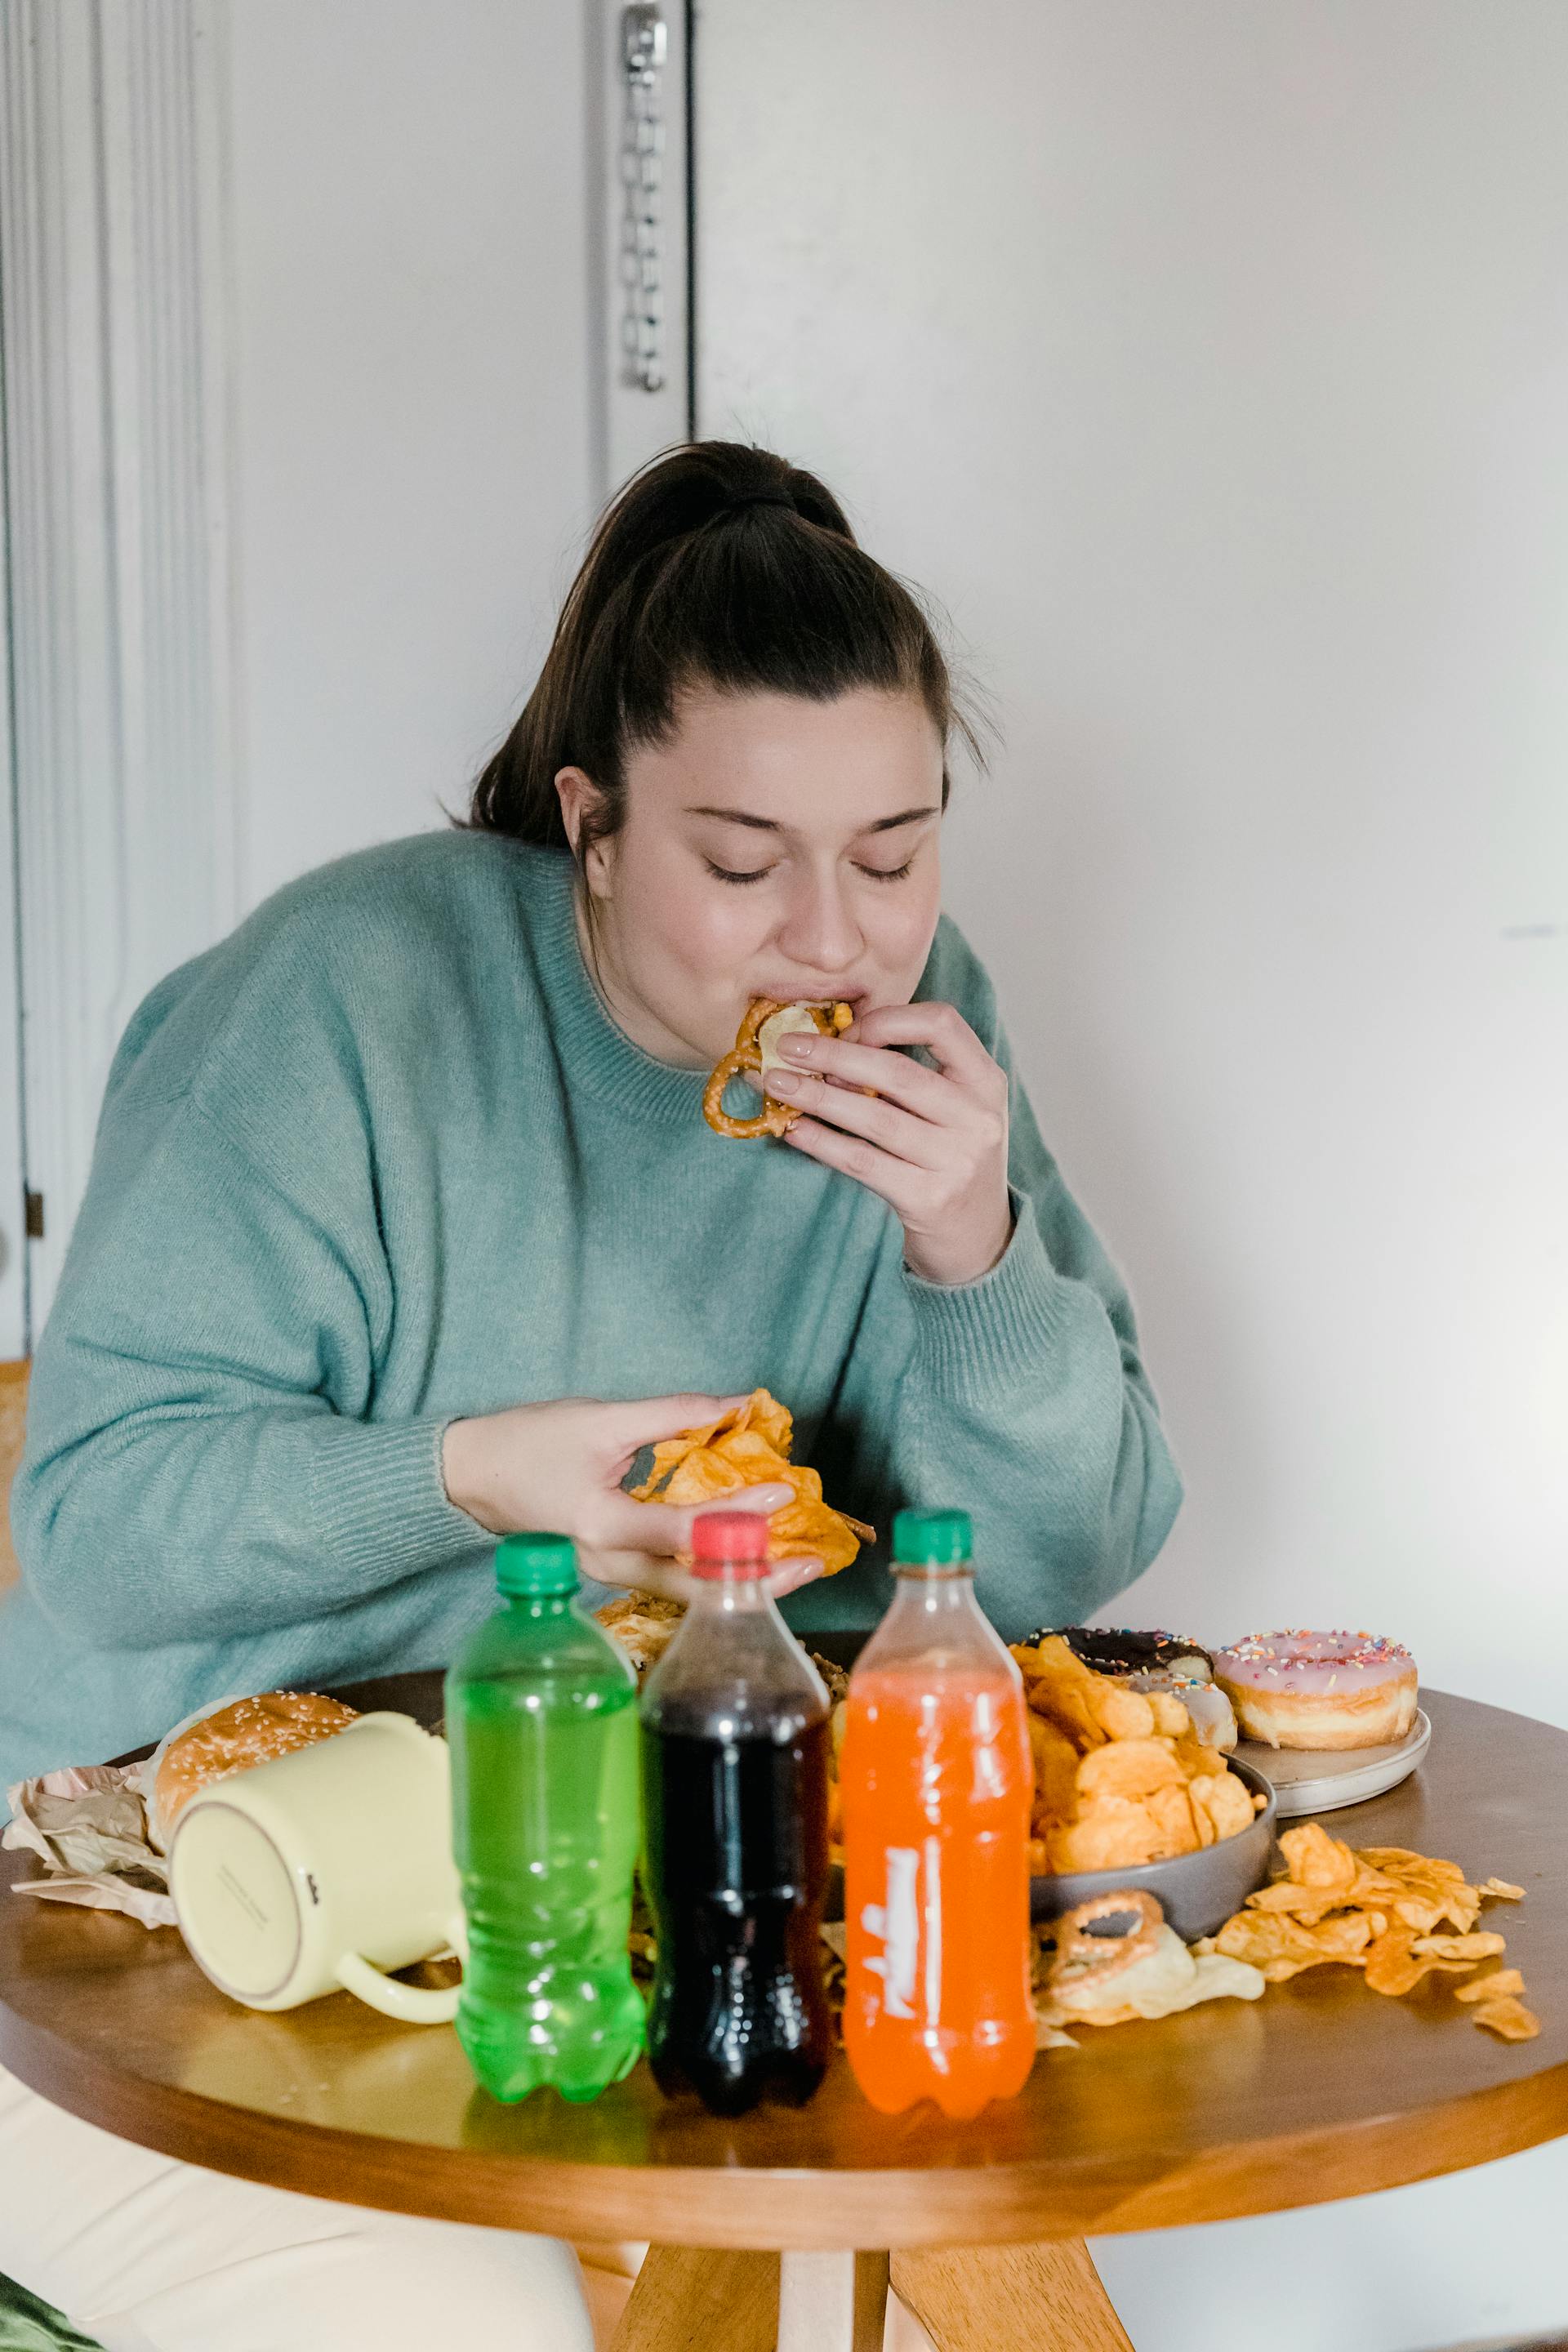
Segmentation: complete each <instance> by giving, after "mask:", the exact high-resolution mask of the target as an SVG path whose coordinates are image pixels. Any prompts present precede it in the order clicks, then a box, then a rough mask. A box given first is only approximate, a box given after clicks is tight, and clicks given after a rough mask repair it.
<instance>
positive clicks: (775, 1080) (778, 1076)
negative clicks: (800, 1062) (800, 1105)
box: [767, 1069, 805, 1095]
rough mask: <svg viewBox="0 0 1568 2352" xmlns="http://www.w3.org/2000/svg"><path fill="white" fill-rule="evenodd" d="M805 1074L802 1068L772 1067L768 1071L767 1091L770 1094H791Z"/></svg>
mask: <svg viewBox="0 0 1568 2352" xmlns="http://www.w3.org/2000/svg"><path fill="white" fill-rule="evenodd" d="M804 1077H805V1071H804V1070H782V1069H772V1070H770V1071H769V1072H768V1079H767V1087H768V1092H769V1094H771V1095H793V1094H794V1093H795V1089H796V1088H797V1087H798V1086H799V1085H800V1082H801V1080H802V1079H803V1078H804Z"/></svg>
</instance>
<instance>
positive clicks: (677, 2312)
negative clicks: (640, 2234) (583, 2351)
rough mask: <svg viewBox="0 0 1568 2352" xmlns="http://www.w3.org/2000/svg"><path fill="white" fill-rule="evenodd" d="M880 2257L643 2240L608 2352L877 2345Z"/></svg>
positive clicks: (867, 2351) (878, 2349)
mask: <svg viewBox="0 0 1568 2352" xmlns="http://www.w3.org/2000/svg"><path fill="white" fill-rule="evenodd" d="M887 2314H888V2257H887V2255H886V2254H869V2253H799V2254H785V2255H784V2256H783V2257H782V2260H781V2257H780V2256H779V2255H777V2254H749V2253H739V2252H719V2251H717V2250H716V2249H709V2248H707V2247H702V2246H650V2247H649V2248H648V2252H647V2261H646V2262H645V2263H644V2264H643V2266H642V2269H641V2270H640V2271H639V2272H638V2273H637V2283H636V2284H635V2285H634V2286H633V2288H632V2291H631V2294H630V2296H629V2297H628V2299H627V2302H626V2310H625V2311H624V2312H623V2314H622V2315H621V2324H620V2326H618V2327H617V2328H616V2336H615V2342H614V2345H613V2347H612V2352H774V2347H775V2346H776V2347H777V2352H882V2331H883V2328H884V2326H885V2325H886V2322H887Z"/></svg>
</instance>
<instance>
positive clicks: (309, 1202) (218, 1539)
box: [12, 1081, 482, 1650]
mask: <svg viewBox="0 0 1568 2352" xmlns="http://www.w3.org/2000/svg"><path fill="white" fill-rule="evenodd" d="M332 1104H333V1107H332V1108H331V1110H330V1111H329V1112H328V1114H327V1115H326V1117H325V1119H324V1122H323V1125H324V1129H325V1131H318V1132H317V1133H315V1134H314V1136H313V1137H311V1138H310V1139H309V1141H310V1145H311V1147H312V1148H313V1150H314V1152H315V1154H316V1157H317V1164H318V1165H319V1166H321V1167H330V1168H331V1170H332V1171H333V1177H334V1191H333V1198H332V1201H331V1209H330V1212H329V1208H328V1205H327V1203H326V1202H325V1201H323V1200H317V1199H312V1198H311V1197H310V1196H309V1192H308V1190H307V1188H306V1187H305V1186H304V1185H303V1184H300V1185H299V1186H294V1185H291V1184H290V1183H289V1181H288V1180H287V1176H286V1174H281V1173H280V1172H279V1169H278V1168H277V1167H276V1166H275V1167H274V1168H273V1169H271V1170H264V1169H263V1168H262V1167H261V1166H260V1165H259V1164H258V1159H257V1158H256V1156H255V1155H254V1154H253V1153H252V1152H251V1151H250V1150H247V1146H246V1143H245V1141H244V1140H243V1139H241V1138H240V1137H239V1136H237V1134H236V1133H235V1132H234V1131H233V1129H232V1127H231V1125H230V1124H229V1123H228V1122H226V1120H224V1119H223V1118H221V1117H219V1116H217V1115H215V1112H214V1111H213V1110H212V1109H211V1108H206V1107H204V1105H203V1104H202V1103H201V1102H200V1101H199V1100H198V1099H197V1098H196V1097H195V1096H194V1095H192V1094H186V1095H184V1096H183V1097H179V1098H177V1099H175V1100H172V1101H149V1100H148V1099H147V1098H146V1097H145V1094H144V1092H143V1091H142V1090H139V1089H138V1088H137V1087H135V1086H133V1085H132V1086H130V1087H125V1088H123V1089H121V1090H120V1091H118V1092H117V1091H116V1089H115V1087H114V1085H113V1082H112V1081H111V1087H110V1097H109V1098H108V1101H107V1103H106V1107H105V1111H104V1116H103V1119H102V1122H101V1124H100V1132H99V1138H98V1145H97V1150H96V1152H95V1156H94V1163H93V1174H92V1179H91V1181H90V1183H89V1190H88V1195H87V1198H86V1200H85V1202H84V1203H83V1206H82V1210H81V1213H80V1215H79V1219H78V1223H77V1228H76V1231H75V1234H73V1237H72V1242H71V1247H70V1250H69V1253H68V1258H67V1263H66V1267H65V1271H64V1274H63V1276H62V1280H61V1284H60V1287H59V1290H58V1295H57V1297H56V1300H55V1304H54V1307H53V1310H52V1312H51V1314H50V1317H49V1320H48V1325H47V1329H46V1331H45V1333H44V1335H43V1339H42V1341H41V1343H40V1346H39V1349H38V1352H37V1361H36V1364H35V1367H34V1373H33V1381H32V1388H31V1394H30V1397H29V1410H28V1434H27V1448H26V1456H25V1459H24V1462H23V1465H22V1467H21V1469H20V1471H19V1472H18V1474H17V1478H16V1486H15V1488H14V1491H13V1496H12V1513H13V1519H14V1524H15V1528H16V1539H17V1549H18V1551H19V1554H20V1557H21V1560H22V1564H23V1570H24V1574H25V1576H26V1580H27V1583H28V1585H29V1587H30V1589H31V1591H32V1593H33V1595H34V1598H35V1600H36V1601H37V1604H38V1605H39V1606H40V1607H41V1608H42V1609H43V1611H44V1612H46V1614H47V1615H48V1616H49V1617H50V1618H52V1619H53V1620H54V1622H56V1623H57V1624H58V1626H59V1627H60V1629H61V1631H62V1632H63V1633H66V1634H67V1635H68V1637H69V1638H71V1639H73V1640H77V1641H81V1642H87V1643H93V1644H95V1645H97V1646H99V1647H106V1646H107V1647H110V1648H124V1649H130V1650H135V1649H141V1648H144V1647H153V1646H156V1645H158V1644H160V1643H171V1642H181V1641H189V1640H192V1639H197V1640H199V1639H202V1638H222V1637H225V1636H228V1635H232V1634H241V1633H250V1632H255V1631H257V1630H258V1629H261V1628H265V1627H268V1626H274V1625H281V1624H288V1623H293V1622H299V1621H300V1620H301V1619H303V1618H306V1617H312V1616H319V1615H321V1614H322V1613H325V1612H331V1611H332V1610H334V1609H336V1608H339V1607H342V1606H345V1605H347V1604H349V1603H351V1602H353V1601H356V1600H359V1599H361V1598H363V1596H364V1595H365V1594H367V1593H368V1592H370V1591H374V1590H375V1589H376V1588H378V1587H382V1586H386V1585H391V1584H394V1583H396V1582H397V1581H399V1580H401V1579H403V1578H405V1577H408V1576H411V1575H413V1574H415V1573H416V1572H417V1571H419V1570H424V1569H427V1568H429V1567H431V1566H435V1565H440V1564H442V1563H445V1562H448V1561H451V1560H453V1559H458V1558H459V1557H461V1556H462V1555H464V1554H465V1553H468V1552H471V1550H472V1548H473V1547H474V1545H475V1544H476V1543H477V1542H479V1541H481V1540H482V1538H480V1537H479V1531H478V1530H477V1529H476V1528H475V1527H474V1525H473V1522H472V1521H471V1520H470V1519H468V1517H466V1516H465V1514H463V1513H462V1512H460V1511H458V1510H457V1509H456V1508H454V1507H453V1506H452V1504H451V1503H449V1502H448V1501H447V1495H446V1490H445V1488H444V1486H443V1484H442V1479H441V1468H440V1450H441V1436H442V1431H443V1427H444V1421H443V1420H437V1419H418V1418H414V1419H407V1418H405V1419H401V1420H392V1419H388V1420H385V1421H381V1422H378V1421H376V1420H375V1419H374V1418H372V1417H371V1415H372V1411H373V1404H374V1392H375V1380H376V1370H377V1364H378V1360H379V1357H380V1353H381V1349H382V1343H383V1340H384V1330H385V1327H386V1325H387V1323H388V1321H389V1318H390V1315H391V1311H392V1299H391V1283H390V1276H389V1274H388V1271H387V1268H386V1265H385V1259H384V1252H383V1250H382V1248H381V1244H380V1236H379V1233H378V1229H377V1224H376V1219H375V1211H374V1168H373V1165H372V1155H371V1149H370V1139H369V1135H368V1133H367V1132H366V1131H365V1129H364V1125H363V1119H362V1118H361V1115H360V1114H361V1106H359V1105H358V1104H356V1103H355V1102H354V1100H353V1095H352V1090H348V1089H341V1088H340V1089H339V1090H337V1093H336V1095H335V1097H332ZM334 1127H337V1128H341V1129H342V1132H341V1133H334V1132H333V1131H332V1130H333V1129H334ZM294 1149H295V1153H296V1156H297V1157H299V1158H300V1163H301V1164H303V1155H302V1154H299V1153H298V1149H297V1147H295V1148H294Z"/></svg>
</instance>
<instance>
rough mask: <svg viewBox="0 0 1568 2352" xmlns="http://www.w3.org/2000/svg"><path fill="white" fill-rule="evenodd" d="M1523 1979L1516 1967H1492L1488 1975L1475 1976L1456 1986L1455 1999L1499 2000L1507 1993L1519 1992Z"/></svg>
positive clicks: (1521, 1989)
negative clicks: (1466, 1982) (1467, 1981)
mask: <svg viewBox="0 0 1568 2352" xmlns="http://www.w3.org/2000/svg"><path fill="white" fill-rule="evenodd" d="M1523 1990H1524V1979H1523V1978H1522V1977H1521V1975H1520V1972H1519V1970H1518V1969H1493V1970H1492V1972H1491V1974H1490V1976H1486V1977H1475V1978H1473V1979H1471V1981H1470V1982H1469V1983H1468V1984H1465V1985H1459V1986H1458V1987H1457V1988H1456V1990H1455V1993H1454V1999H1455V2000H1501V1999H1502V1998H1503V1996H1504V1995H1505V1994H1507V1993H1510V1992H1514V1993H1521V1992H1522V1991H1523Z"/></svg>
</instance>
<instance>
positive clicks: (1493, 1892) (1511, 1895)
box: [1477, 1878, 1524, 1903]
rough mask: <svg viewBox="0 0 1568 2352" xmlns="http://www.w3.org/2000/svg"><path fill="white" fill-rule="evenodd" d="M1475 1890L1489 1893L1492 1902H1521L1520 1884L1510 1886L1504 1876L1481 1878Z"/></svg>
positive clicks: (1482, 1893)
mask: <svg viewBox="0 0 1568 2352" xmlns="http://www.w3.org/2000/svg"><path fill="white" fill-rule="evenodd" d="M1477 1892H1478V1893H1479V1894H1481V1895H1489V1896H1490V1898H1491V1899H1492V1901H1493V1902H1494V1903H1522V1902H1523V1900H1524V1889H1523V1887H1522V1886H1510V1884H1509V1882H1508V1880H1507V1879H1506V1878H1483V1879H1482V1881H1481V1883H1480V1885H1479V1888H1478V1890H1477Z"/></svg>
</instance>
